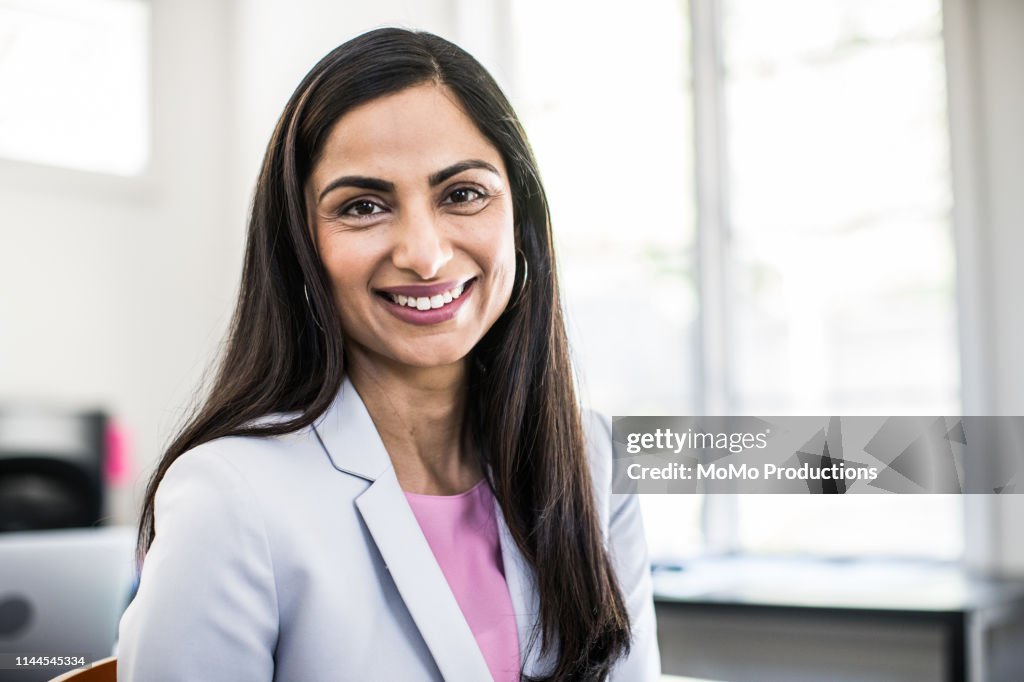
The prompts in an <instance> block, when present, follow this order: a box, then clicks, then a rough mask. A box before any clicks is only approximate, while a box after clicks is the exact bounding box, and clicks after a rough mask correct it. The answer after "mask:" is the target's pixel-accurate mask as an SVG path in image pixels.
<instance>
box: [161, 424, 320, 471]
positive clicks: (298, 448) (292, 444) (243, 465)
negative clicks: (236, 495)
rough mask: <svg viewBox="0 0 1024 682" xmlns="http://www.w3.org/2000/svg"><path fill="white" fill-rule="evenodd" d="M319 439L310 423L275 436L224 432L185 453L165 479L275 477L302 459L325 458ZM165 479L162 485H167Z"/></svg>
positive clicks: (316, 460) (312, 462)
mask: <svg viewBox="0 0 1024 682" xmlns="http://www.w3.org/2000/svg"><path fill="white" fill-rule="evenodd" d="M289 416H292V415H270V416H268V417H263V418H261V419H260V420H257V421H254V422H250V424H249V425H256V424H261V425H262V424H265V423H273V422H279V421H285V420H286V419H287V418H288V417H289ZM319 450H320V448H319V443H318V441H317V439H316V435H315V434H314V433H313V431H312V429H311V428H310V427H308V426H307V427H303V428H301V429H298V430H296V431H293V432H290V433H285V434H281V435H273V436H224V437H222V438H217V439H214V440H211V441H207V442H205V443H202V444H200V445H197V446H196V447H193V448H190V449H189V450H186V451H185V452H184V453H182V454H181V455H180V456H179V457H178V458H177V459H175V460H174V462H172V463H171V466H170V467H169V468H168V470H167V473H166V474H165V476H164V482H167V481H179V480H183V479H190V478H197V477H198V478H205V479H207V480H216V481H220V482H222V483H223V482H226V480H227V479H233V480H235V481H236V482H238V481H244V480H252V482H254V483H255V482H256V481H258V480H259V479H261V478H271V479H273V478H275V477H278V476H280V475H281V474H282V473H283V472H285V471H287V470H289V469H295V468H296V467H300V468H301V466H302V465H303V463H306V464H307V465H312V466H315V465H316V464H318V463H320V462H321V461H322V459H323V458H322V457H317V455H318V454H319ZM164 482H162V483H161V485H164Z"/></svg>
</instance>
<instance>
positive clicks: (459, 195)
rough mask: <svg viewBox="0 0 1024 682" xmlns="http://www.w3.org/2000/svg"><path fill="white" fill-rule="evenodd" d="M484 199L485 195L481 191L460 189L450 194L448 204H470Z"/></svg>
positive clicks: (468, 188)
mask: <svg viewBox="0 0 1024 682" xmlns="http://www.w3.org/2000/svg"><path fill="white" fill-rule="evenodd" d="M483 198H484V193H483V192H481V191H479V190H476V189H473V188H472V187H459V188H458V189H453V190H452V191H451V192H449V194H448V200H447V203H451V204H468V203H470V202H473V201H478V200H480V199H483Z"/></svg>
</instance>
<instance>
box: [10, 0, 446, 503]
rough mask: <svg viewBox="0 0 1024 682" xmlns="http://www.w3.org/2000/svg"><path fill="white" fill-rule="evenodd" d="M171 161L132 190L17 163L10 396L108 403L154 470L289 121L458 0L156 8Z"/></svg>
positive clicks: (162, 4) (218, 1)
mask: <svg viewBox="0 0 1024 682" xmlns="http://www.w3.org/2000/svg"><path fill="white" fill-rule="evenodd" d="M151 5H152V32H153V64H152V83H153V92H152V106H153V157H152V165H151V168H150V169H149V170H148V171H147V173H146V175H145V177H143V178H139V179H129V180H121V179H116V178H108V177H104V176H99V175H93V174H88V173H80V172H72V171H61V170H57V169H52V168H44V167H38V166H32V165H29V164H24V163H16V162H10V161H0V206H2V207H3V211H2V216H3V217H2V221H3V226H2V228H0V401H16V400H25V399H29V400H38V401H42V402H47V403H53V402H56V403H59V404H67V405H71V406H100V407H104V408H106V409H108V410H109V411H110V412H111V413H113V414H114V415H116V416H117V418H118V419H119V421H120V422H121V423H122V424H123V425H124V426H125V427H127V429H128V430H129V432H130V433H131V434H132V436H133V438H132V440H133V442H134V448H133V451H134V452H133V454H134V457H135V470H136V477H135V484H134V485H133V486H130V487H129V488H127V489H124V490H115V491H113V495H112V499H111V504H110V506H109V510H108V511H109V512H110V514H111V515H112V516H113V518H114V520H115V521H117V522H122V523H134V521H135V515H136V513H137V508H138V505H139V503H140V502H141V495H142V487H143V484H144V481H145V478H146V475H148V473H149V471H150V470H151V468H152V466H153V465H154V463H155V461H156V459H157V458H158V457H159V455H160V453H161V451H162V449H163V447H164V446H165V445H166V444H167V441H168V439H169V438H170V436H171V435H172V433H173V430H174V428H175V427H176V426H177V425H178V423H179V420H180V419H181V417H182V415H183V412H184V410H185V409H186V408H187V407H188V405H189V403H190V400H191V397H192V395H193V391H194V390H195V388H196V387H197V385H198V383H199V381H200V378H201V376H202V373H203V372H204V371H205V369H206V368H207V367H208V365H209V364H210V362H211V361H212V359H213V357H214V354H215V352H216V348H217V344H218V342H219V341H220V340H221V338H222V335H223V333H224V330H225V328H226V325H227V322H228V319H229V317H230V314H231V310H232V307H233V303H234V294H235V290H236V286H237V281H238V277H239V275H240V272H241V256H242V248H243V243H244V231H245V212H246V208H247V205H248V201H249V196H250V193H251V189H252V185H253V182H254V179H255V177H256V172H257V170H258V167H259V163H260V160H261V158H262V154H263V149H264V148H265V146H266V143H267V140H268V138H269V136H270V132H271V130H272V129H273V125H274V122H275V121H276V118H277V116H278V115H279V114H280V111H281V109H282V108H283V106H284V103H285V101H286V100H287V98H288V96H289V95H290V94H291V91H292V89H293V88H294V87H295V86H296V85H297V84H298V82H299V80H300V79H301V77H302V76H303V75H304V74H305V73H306V71H308V70H309V68H310V67H312V65H313V64H314V63H315V62H316V61H317V60H318V59H319V58H320V57H321V56H323V55H324V54H325V53H326V52H327V51H329V50H330V49H331V48H333V47H335V46H336V45H338V44H340V43H341V42H344V41H345V40H346V39H348V38H350V37H352V36H354V35H356V34H358V33H361V32H363V31H365V30H367V29H370V28H373V27H375V26H379V25H386V24H398V25H405V26H408V27H414V28H424V29H426V30H431V31H434V32H436V33H440V34H442V35H449V36H450V35H451V30H452V26H453V23H454V22H453V19H452V17H453V12H452V5H451V3H450V1H449V0H427V1H419V2H417V1H414V0H379V1H377V2H374V3H354V2H331V1H328V0H295V1H294V2H281V1H280V0H152V2H151Z"/></svg>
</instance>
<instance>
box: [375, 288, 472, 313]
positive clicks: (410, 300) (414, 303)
mask: <svg viewBox="0 0 1024 682" xmlns="http://www.w3.org/2000/svg"><path fill="white" fill-rule="evenodd" d="M464 290H465V284H459V285H457V286H454V287H452V288H451V289H448V290H447V291H442V292H441V293H439V294H434V295H433V296H403V295H402V294H391V293H387V292H384V295H385V296H386V297H387V298H388V299H389V300H390V301H391V302H392V303H397V304H398V305H404V306H406V307H409V308H415V309H416V310H437V309H438V308H443V307H445V306H446V305H448V304H449V303H451V302H452V301H454V300H456V299H458V298H459V297H460V296H462V292H463V291H464Z"/></svg>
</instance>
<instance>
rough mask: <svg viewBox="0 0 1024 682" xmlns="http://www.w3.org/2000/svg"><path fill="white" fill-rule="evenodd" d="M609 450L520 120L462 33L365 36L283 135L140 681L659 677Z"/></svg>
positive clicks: (196, 432)
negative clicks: (573, 349) (589, 404)
mask: <svg viewBox="0 0 1024 682" xmlns="http://www.w3.org/2000/svg"><path fill="white" fill-rule="evenodd" d="M610 446H611V434H610V430H609V427H608V424H607V422H605V421H603V420H600V419H598V418H596V417H594V416H586V417H584V416H583V415H581V413H580V411H579V408H578V407H577V402H576V397H575V394H574V391H573V381H572V375H571V370H570V365H569V360H568V354H567V347H566V340H565V334H564V329H563V323H562V317H561V311H560V308H559V298H558V289H557V283H556V278H555V268H554V256H553V253H552V246H551V232H550V227H549V221H548V209H547V203H546V199H545V196H544V191H543V188H542V187H541V184H540V180H539V177H538V174H537V170H536V164H535V161H534V159H533V156H532V153H531V151H530V148H529V145H528V143H527V141H526V138H525V135H524V133H523V131H522V129H521V127H520V125H519V123H518V121H517V119H516V116H515V114H514V112H513V111H512V109H511V106H510V105H509V104H508V102H507V101H506V99H505V97H504V96H503V95H502V93H501V92H500V90H499V89H498V87H497V85H496V84H495V83H494V81H493V80H492V79H491V78H490V76H489V75H488V74H487V73H486V71H485V70H484V69H483V68H482V67H481V66H480V65H479V64H478V63H477V62H476V61H475V60H473V58H472V57H470V56H469V55H468V54H466V53H465V52H463V51H462V50H461V49H459V48H458V47H456V46H454V45H452V44H451V43H449V42H447V41H445V40H443V39H441V38H438V37H436V36H433V35H430V34H427V33H416V32H410V31H405V30H400V29H380V30H376V31H373V32H370V33H367V34H364V35H362V36H359V37H357V38H355V39H353V40H351V41H349V42H348V43H345V44H344V45H342V46H341V47H339V48H337V49H336V50H334V51H333V52H332V53H330V54H329V55H327V56H326V57H325V58H324V59H323V60H321V61H320V63H319V64H317V65H316V66H315V67H314V68H313V70H312V71H311V72H310V73H309V74H308V75H307V76H306V78H305V79H304V80H303V81H302V83H301V84H300V85H299V87H298V89H297V90H296V92H295V94H294V95H293V96H292V98H291V100H290V101H289V102H288V104H287V106H286V108H285V111H284V113H283V115H282V116H281V119H280V121H279V122H278V125H277V128H276V130H275V131H274V134H273V137H272V139H271V141H270V145H269V147H268V150H267V154H266V157H265V160H264V163H263V168H262V171H261V173H260V177H259V180H258V183H257V187H256V193H255V198H254V202H253V207H252V215H251V219H250V225H249V236H248V243H247V247H246V255H245V265H244V270H243V274H242V284H241V290H240V295H239V302H238V307H237V310H236V313H235V316H234V319H233V323H232V327H231V331H230V336H229V339H228V343H227V347H226V349H225V353H224V357H223V360H222V362H221V367H220V369H219V373H218V375H217V377H216V379H215V381H214V384H213V387H212V389H211V392H210V395H209V397H208V398H207V400H206V402H205V404H204V405H203V406H202V408H201V409H200V410H199V411H198V413H197V414H196V415H194V416H193V418H192V419H191V421H190V422H189V423H188V425H187V426H186V428H185V429H184V430H183V432H182V433H181V434H180V435H179V437H178V438H177V439H176V440H175V441H174V442H173V443H172V445H171V446H170V448H169V449H168V451H167V453H166V454H165V455H164V457H163V459H162V460H161V462H160V464H159V467H158V469H157V471H156V473H155V474H154V476H153V479H152V481H151V483H150V486H149V489H148V491H147V495H146V499H145V504H144V508H143V518H142V523H141V527H140V535H139V542H140V553H145V562H144V568H143V571H142V575H141V582H140V587H139V591H138V594H137V596H136V598H135V599H134V601H133V602H132V604H131V605H130V607H129V608H128V610H127V611H126V613H125V615H124V616H123V618H122V621H121V627H120V644H119V650H118V654H119V673H120V675H121V676H122V678H123V679H127V680H141V681H144V682H151V681H157V680H246V681H250V680H251V681H258V680H271V679H273V680H285V681H296V682H315V681H317V680H325V681H326V680H348V679H352V680H440V679H444V680H448V681H449V682H453V681H456V680H469V681H474V682H475V681H478V680H488V679H492V678H493V679H495V680H518V679H520V677H522V678H523V679H536V680H600V679H608V678H612V679H616V680H628V681H629V682H633V681H642V680H651V679H656V678H657V677H658V674H659V663H658V649H657V643H656V639H655V628H654V611H653V603H652V598H651V586H650V578H649V573H648V570H647V560H646V549H645V546H644V542H643V536H642V529H641V521H640V512H639V507H638V504H637V500H636V499H635V497H632V496H616V495H611V494H610V487H611V483H610V482H611V454H610V453H611V447H610Z"/></svg>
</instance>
